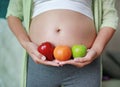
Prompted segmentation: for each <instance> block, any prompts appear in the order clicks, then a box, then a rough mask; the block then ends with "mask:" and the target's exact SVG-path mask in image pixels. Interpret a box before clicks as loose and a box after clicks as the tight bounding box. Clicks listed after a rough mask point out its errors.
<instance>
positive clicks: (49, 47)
mask: <svg viewBox="0 0 120 87" xmlns="http://www.w3.org/2000/svg"><path fill="white" fill-rule="evenodd" d="M54 48H55V47H54V45H53V44H51V43H50V42H44V43H42V44H41V45H40V46H39V47H38V51H39V52H40V53H41V54H43V55H44V56H45V57H46V59H47V60H49V61H52V60H54V57H53V51H54Z"/></svg>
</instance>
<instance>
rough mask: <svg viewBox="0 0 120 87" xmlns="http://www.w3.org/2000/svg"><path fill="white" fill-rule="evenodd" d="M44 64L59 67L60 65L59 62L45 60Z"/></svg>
mask: <svg viewBox="0 0 120 87" xmlns="http://www.w3.org/2000/svg"><path fill="white" fill-rule="evenodd" d="M43 64H45V65H50V66H57V67H59V66H60V65H59V64H58V63H55V62H54V61H44V62H43Z"/></svg>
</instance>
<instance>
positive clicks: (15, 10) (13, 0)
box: [6, 0, 23, 20]
mask: <svg viewBox="0 0 120 87" xmlns="http://www.w3.org/2000/svg"><path fill="white" fill-rule="evenodd" d="M10 15H11V16H16V17H18V18H19V19H21V20H23V4H22V0H10V1H9V5H8V8H7V14H6V18H7V17H8V16H10Z"/></svg>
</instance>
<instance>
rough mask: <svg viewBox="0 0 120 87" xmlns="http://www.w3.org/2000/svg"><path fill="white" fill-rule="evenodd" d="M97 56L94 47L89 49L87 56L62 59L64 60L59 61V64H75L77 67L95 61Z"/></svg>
mask: <svg viewBox="0 0 120 87" xmlns="http://www.w3.org/2000/svg"><path fill="white" fill-rule="evenodd" d="M96 57H97V52H96V51H94V50H92V49H88V50H87V54H86V56H85V57H82V58H74V59H71V60H67V61H62V62H59V64H60V65H61V66H63V65H65V64H71V65H74V66H77V67H84V66H86V65H88V64H90V63H91V62H93V60H94V59H95V58H96Z"/></svg>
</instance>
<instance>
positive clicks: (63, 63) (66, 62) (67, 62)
mask: <svg viewBox="0 0 120 87" xmlns="http://www.w3.org/2000/svg"><path fill="white" fill-rule="evenodd" d="M73 63H75V62H74V60H67V61H61V62H59V64H60V65H65V64H73Z"/></svg>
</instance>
